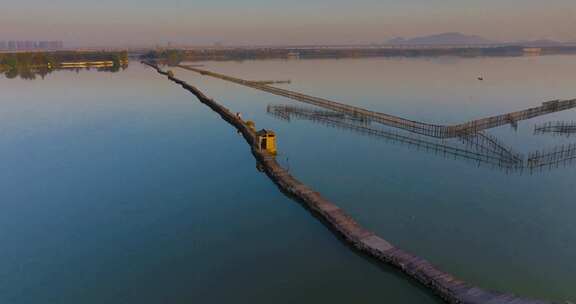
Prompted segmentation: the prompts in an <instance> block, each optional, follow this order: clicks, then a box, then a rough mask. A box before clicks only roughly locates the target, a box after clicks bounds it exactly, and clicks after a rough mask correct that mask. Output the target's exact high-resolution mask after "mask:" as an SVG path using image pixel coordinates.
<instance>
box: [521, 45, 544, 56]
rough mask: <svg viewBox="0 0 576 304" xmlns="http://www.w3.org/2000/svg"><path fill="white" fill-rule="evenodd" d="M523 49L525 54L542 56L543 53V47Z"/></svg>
mask: <svg viewBox="0 0 576 304" xmlns="http://www.w3.org/2000/svg"><path fill="white" fill-rule="evenodd" d="M523 51H524V55H525V56H540V55H541V54H542V48H536V47H531V48H524V49H523Z"/></svg>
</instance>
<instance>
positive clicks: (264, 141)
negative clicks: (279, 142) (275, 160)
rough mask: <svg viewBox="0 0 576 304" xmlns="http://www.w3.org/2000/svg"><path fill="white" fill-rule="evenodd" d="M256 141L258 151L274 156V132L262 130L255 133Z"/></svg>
mask: <svg viewBox="0 0 576 304" xmlns="http://www.w3.org/2000/svg"><path fill="white" fill-rule="evenodd" d="M256 139H257V140H258V148H259V149H260V150H265V151H266V152H268V153H270V154H272V155H276V153H277V151H276V134H274V132H272V131H270V130H265V129H262V130H260V131H258V132H257V133H256Z"/></svg>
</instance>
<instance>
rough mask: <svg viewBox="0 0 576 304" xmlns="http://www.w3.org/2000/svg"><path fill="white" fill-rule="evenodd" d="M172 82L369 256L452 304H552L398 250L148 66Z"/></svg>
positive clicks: (226, 114) (243, 129) (246, 131)
mask: <svg viewBox="0 0 576 304" xmlns="http://www.w3.org/2000/svg"><path fill="white" fill-rule="evenodd" d="M145 64H147V65H149V66H151V67H153V68H154V69H156V71H157V72H158V73H160V74H162V75H165V76H167V77H168V79H169V80H171V81H173V82H174V83H177V84H179V85H181V86H182V87H183V88H184V89H186V90H188V91H190V92H191V93H192V94H194V95H195V96H196V97H197V98H198V100H199V101H200V102H202V103H203V104H205V105H207V106H208V107H210V108H211V109H212V110H213V111H214V112H216V113H218V114H219V115H220V117H222V119H223V120H225V121H227V122H228V123H229V124H230V125H232V126H233V127H235V128H236V130H237V131H238V132H240V133H241V134H242V136H243V137H244V139H245V140H246V142H247V143H248V144H249V145H250V147H251V150H252V154H253V155H254V157H255V158H256V160H257V161H258V163H259V164H260V165H261V167H262V168H263V170H264V172H265V173H266V174H267V175H268V177H269V178H270V179H271V180H272V181H273V182H274V183H275V184H276V185H277V186H278V188H280V190H282V191H283V192H284V193H286V194H288V195H290V196H291V197H294V198H296V199H298V200H299V201H300V202H302V203H303V204H304V205H305V206H306V207H308V208H309V209H310V210H312V211H313V212H314V213H316V214H317V215H318V216H319V217H320V218H322V219H323V220H324V221H325V223H327V225H328V226H329V227H330V228H331V229H332V230H334V231H336V232H338V233H339V234H340V235H342V236H343V238H344V239H345V240H346V241H347V242H348V243H350V244H351V245H352V246H354V247H356V248H357V249H358V250H360V251H362V252H364V253H365V254H367V255H369V256H371V257H373V258H375V259H377V260H379V261H381V262H384V263H387V264H390V265H392V266H395V267H396V268H398V269H399V270H401V271H402V272H403V273H405V274H406V275H408V276H409V277H411V278H412V279H414V280H416V281H418V282H420V283H421V284H423V285H424V286H426V287H427V288H429V289H430V290H431V291H433V292H434V293H435V294H437V295H438V296H439V297H441V298H442V299H444V300H445V301H446V302H447V303H451V304H460V303H462V304H480V303H486V304H487V303H490V304H551V302H546V301H541V300H530V299H524V298H519V297H516V296H514V295H512V294H509V293H500V292H495V291H488V290H484V289H481V288H479V287H475V286H472V285H470V284H467V283H466V282H464V281H461V280H459V279H456V278H455V277H453V276H452V275H450V274H449V273H446V272H443V271H441V270H439V269H438V268H436V267H435V266H434V265H432V264H431V263H430V262H428V261H427V260H425V259H423V258H420V257H418V256H415V255H413V254H411V253H408V252H406V251H404V250H402V249H400V248H397V247H395V246H394V245H392V244H390V243H389V242H387V241H386V240H384V239H383V238H381V237H379V236H377V235H376V234H374V233H373V232H371V231H368V230H367V229H365V228H364V227H362V226H360V225H359V224H358V223H357V222H356V221H355V220H354V219H353V218H352V217H350V216H349V215H348V214H346V212H345V211H344V210H342V209H340V208H339V207H338V206H336V205H335V204H334V203H332V202H330V201H328V200H327V199H325V198H324V197H322V196H321V194H320V193H318V192H315V191H314V190H313V189H311V188H310V187H308V186H306V185H305V184H303V183H302V182H300V181H298V180H297V179H296V178H294V177H293V176H292V175H290V174H289V173H288V171H286V169H284V168H282V167H281V166H280V165H279V164H278V162H276V159H275V157H274V156H272V155H270V154H269V153H267V152H266V151H262V150H260V149H258V146H257V141H256V134H255V132H254V131H253V130H252V129H250V128H249V127H248V126H247V125H246V123H244V121H242V119H240V118H239V117H238V116H236V115H235V114H234V113H232V111H230V110H228V109H227V108H225V107H224V106H222V105H220V104H219V103H217V102H216V101H214V100H212V99H210V98H208V97H206V95H204V94H203V93H202V92H201V91H200V90H198V89H197V88H196V87H194V86H191V85H189V84H188V83H186V82H185V81H182V80H180V79H178V78H175V77H174V76H173V75H171V73H168V72H165V71H163V70H162V69H160V68H159V67H158V66H156V65H154V64H151V63H145Z"/></svg>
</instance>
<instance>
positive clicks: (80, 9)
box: [0, 0, 576, 47]
mask: <svg viewBox="0 0 576 304" xmlns="http://www.w3.org/2000/svg"><path fill="white" fill-rule="evenodd" d="M575 28H576V2H575V1H573V0H548V1H546V2H544V1H533V0H500V1H497V0H482V1H479V0H478V1H476V0H469V1H457V0H425V1H424V0H356V1H354V2H352V1H344V0H332V1H322V0H292V1H264V0H245V1H230V0H229V1H226V0H197V1H194V2H193V3H192V2H191V1H184V0H166V1H153V0H117V1H112V0H100V1H83V0H75V1H74V0H52V1H50V2H47V1H41V0H21V1H16V2H11V3H8V4H4V5H3V17H2V18H1V19H0V40H5V41H8V40H62V41H64V42H65V43H66V44H67V45H68V46H71V47H79V46H151V45H155V44H164V45H165V44H166V43H168V42H172V43H174V44H188V45H211V44H215V43H222V44H224V45H267V44H269V45H270V44H276V45H277V44H367V43H382V42H385V41H387V40H389V39H391V38H394V37H399V36H400V37H408V38H410V37H415V36H424V35H430V34H437V33H443V32H461V33H465V34H469V35H479V36H482V37H485V38H487V39H490V40H494V41H518V40H537V39H553V40H561V41H575V40H576V33H575V32H574V29H575Z"/></svg>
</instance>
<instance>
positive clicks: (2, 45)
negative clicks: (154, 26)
mask: <svg viewBox="0 0 576 304" xmlns="http://www.w3.org/2000/svg"><path fill="white" fill-rule="evenodd" d="M63 48H64V42H62V41H31V40H11V41H0V50H4V51H32V50H50V51H55V50H61V49H63Z"/></svg>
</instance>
